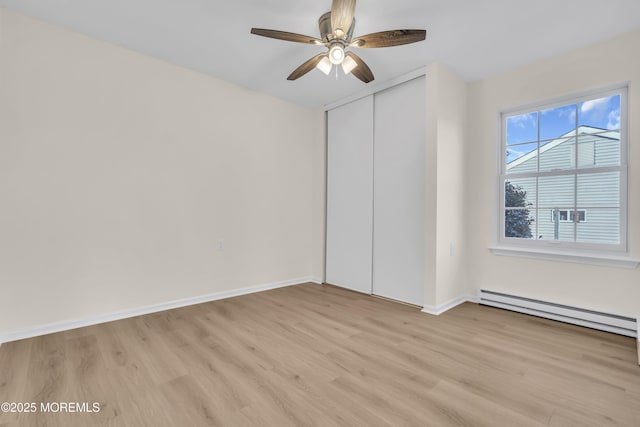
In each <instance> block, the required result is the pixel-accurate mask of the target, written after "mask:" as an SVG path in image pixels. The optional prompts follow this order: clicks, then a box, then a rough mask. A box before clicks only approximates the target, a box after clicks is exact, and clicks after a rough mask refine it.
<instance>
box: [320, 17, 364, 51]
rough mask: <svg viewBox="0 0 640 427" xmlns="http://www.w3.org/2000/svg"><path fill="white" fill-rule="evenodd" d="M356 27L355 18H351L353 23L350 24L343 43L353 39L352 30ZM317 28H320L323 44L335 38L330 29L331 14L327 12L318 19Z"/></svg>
mask: <svg viewBox="0 0 640 427" xmlns="http://www.w3.org/2000/svg"><path fill="white" fill-rule="evenodd" d="M355 26H356V18H353V22H352V23H351V27H349V31H348V32H347V34H346V35H345V38H344V39H343V41H344V42H345V43H349V42H351V38H352V37H353V29H354V28H355ZM318 27H320V38H321V39H322V41H324V42H325V43H328V42H330V41H331V40H334V39H335V38H336V37H335V36H334V34H333V29H332V28H331V12H327V13H325V14H324V15H322V16H321V17H320V19H318Z"/></svg>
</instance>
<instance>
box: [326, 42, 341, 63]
mask: <svg viewBox="0 0 640 427" xmlns="http://www.w3.org/2000/svg"><path fill="white" fill-rule="evenodd" d="M329 61H331V63H332V64H334V65H340V64H342V61H344V48H343V47H342V45H340V44H338V43H336V44H334V45H333V46H331V49H329Z"/></svg>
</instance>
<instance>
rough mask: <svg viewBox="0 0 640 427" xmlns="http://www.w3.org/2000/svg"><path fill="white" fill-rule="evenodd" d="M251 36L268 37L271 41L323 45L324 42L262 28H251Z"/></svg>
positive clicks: (309, 37)
mask: <svg viewBox="0 0 640 427" xmlns="http://www.w3.org/2000/svg"><path fill="white" fill-rule="evenodd" d="M251 34H255V35H257V36H262V37H270V38H272V39H278V40H286V41H288V42H297V43H308V44H319V45H323V44H324V42H323V41H322V40H320V39H317V38H315V37H311V36H305V35H302V34H296V33H289V32H287V31H278V30H266V29H264V28H252V29H251Z"/></svg>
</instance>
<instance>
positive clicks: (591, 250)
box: [490, 84, 638, 268]
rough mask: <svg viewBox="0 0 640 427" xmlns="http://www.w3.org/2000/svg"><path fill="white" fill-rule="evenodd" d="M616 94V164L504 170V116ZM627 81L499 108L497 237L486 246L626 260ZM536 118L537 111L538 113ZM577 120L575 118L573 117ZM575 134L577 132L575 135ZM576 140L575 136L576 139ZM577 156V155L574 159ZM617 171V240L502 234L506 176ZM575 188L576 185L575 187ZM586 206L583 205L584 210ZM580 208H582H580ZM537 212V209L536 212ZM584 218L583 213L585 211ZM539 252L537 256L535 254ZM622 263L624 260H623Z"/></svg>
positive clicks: (548, 255) (498, 250) (570, 257)
mask: <svg viewBox="0 0 640 427" xmlns="http://www.w3.org/2000/svg"><path fill="white" fill-rule="evenodd" d="M618 94H619V95H620V112H621V114H620V115H621V121H620V166H602V167H591V168H589V167H582V168H578V167H577V166H578V165H577V162H576V167H575V169H564V170H559V171H555V170H554V171H544V172H538V171H536V172H530V173H524V172H522V173H517V174H507V171H506V165H507V162H506V156H507V140H506V134H507V132H506V131H507V128H506V126H507V118H508V117H512V116H517V115H520V114H526V113H531V112H539V111H542V110H546V109H551V108H556V107H560V106H564V105H567V104H579V103H581V102H584V101H588V100H591V99H598V98H603V97H607V96H612V95H618ZM628 117H629V109H628V84H624V85H617V86H612V87H609V88H606V89H600V90H594V91H590V92H586V93H581V94H577V95H571V96H565V97H562V98H557V99H555V100H551V101H546V102H539V103H536V104H531V105H528V106H525V107H519V108H514V109H506V110H503V111H501V112H500V115H499V119H500V157H499V158H500V167H499V176H498V191H499V195H500V196H499V198H498V199H499V206H498V213H499V214H498V218H499V227H498V233H499V234H498V239H497V245H496V246H495V247H492V248H490V249H491V250H492V252H493V253H494V254H496V255H514V256H532V257H534V258H544V259H554V257H557V258H559V259H563V258H566V260H568V261H576V262H583V261H584V262H586V263H589V264H594V263H595V264H597V263H598V262H592V261H593V260H594V259H604V260H605V264H606V265H609V264H610V263H607V262H606V261H607V260H613V263H611V264H616V263H617V262H618V261H620V260H623V261H624V260H626V259H628V256H629V251H628V233H627V229H628V228H627V226H628V223H627V221H628V184H627V182H628V146H629V137H628ZM538 120H539V114H538ZM576 124H577V119H576ZM539 137H540V128H539V126H538V141H539V140H540V138H539ZM576 137H577V135H576ZM576 142H577V139H576ZM576 160H577V159H576ZM608 171H619V172H620V242H619V244H605V243H586V242H566V241H555V240H537V239H525V238H515V237H505V190H504V183H505V180H506V179H508V178H509V177H511V178H516V177H518V178H531V177H536V178H537V177H544V176H560V175H575V174H576V173H578V174H580V172H583V173H585V172H586V173H595V172H608ZM576 191H577V189H576ZM587 209H588V208H584V210H587ZM580 210H583V209H580ZM539 214H540V213H539ZM541 219H542V216H540V215H539V217H538V218H536V220H537V221H540V220H541ZM585 219H586V214H585ZM538 255H541V256H538ZM585 260H586V261H585ZM623 264H625V263H624V262H623ZM637 265H638V263H637V262H635V261H633V262H630V263H629V264H628V265H626V264H625V265H623V266H625V267H629V268H635V266H637Z"/></svg>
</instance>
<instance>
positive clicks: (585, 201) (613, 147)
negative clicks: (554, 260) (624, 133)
mask: <svg viewBox="0 0 640 427" xmlns="http://www.w3.org/2000/svg"><path fill="white" fill-rule="evenodd" d="M577 133H578V136H577V141H578V156H577V158H576V137H575V136H574V135H575V133H574V131H571V132H569V133H567V134H565V135H561V136H560V137H558V138H556V139H554V140H551V141H548V142H547V143H545V144H544V145H541V146H540V150H539V155H538V150H535V149H534V150H533V151H531V152H529V153H526V154H522V155H521V157H519V158H517V159H516V160H513V161H511V162H510V163H508V164H507V173H508V174H511V173H527V172H535V171H536V170H537V166H538V162H539V163H540V164H539V167H540V169H539V170H540V171H541V172H543V171H548V172H551V171H555V170H560V169H563V170H566V169H572V168H574V167H575V164H576V161H577V167H578V168H593V167H606V166H617V165H619V164H620V163H619V162H620V132H619V131H608V130H606V129H599V128H595V127H590V126H580V127H578V132H577ZM535 180H536V178H535V177H532V178H516V177H514V178H513V179H511V180H510V181H511V182H512V183H513V184H515V185H517V186H519V187H520V188H522V189H523V190H525V191H526V192H527V202H528V203H530V204H531V207H532V208H531V210H530V216H531V218H533V219H534V220H535V221H534V222H533V223H532V224H531V232H532V235H533V236H535V237H537V238H538V239H540V240H570V241H573V240H574V237H573V233H574V227H575V233H576V236H575V237H576V239H575V240H576V241H578V242H596V243H618V241H619V239H620V236H619V234H620V194H619V190H618V191H616V189H619V182H620V178H619V172H618V171H615V172H606V171H605V172H601V173H594V174H584V175H578V178H576V177H575V175H554V176H547V177H540V178H539V182H538V187H537V188H538V194H537V195H536V182H535ZM575 185H577V186H578V187H577V192H574V188H575ZM576 193H577V199H578V200H577V201H576V200H575V198H574V194H576ZM536 199H537V200H536ZM536 207H537V212H536ZM576 212H577V214H576Z"/></svg>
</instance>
